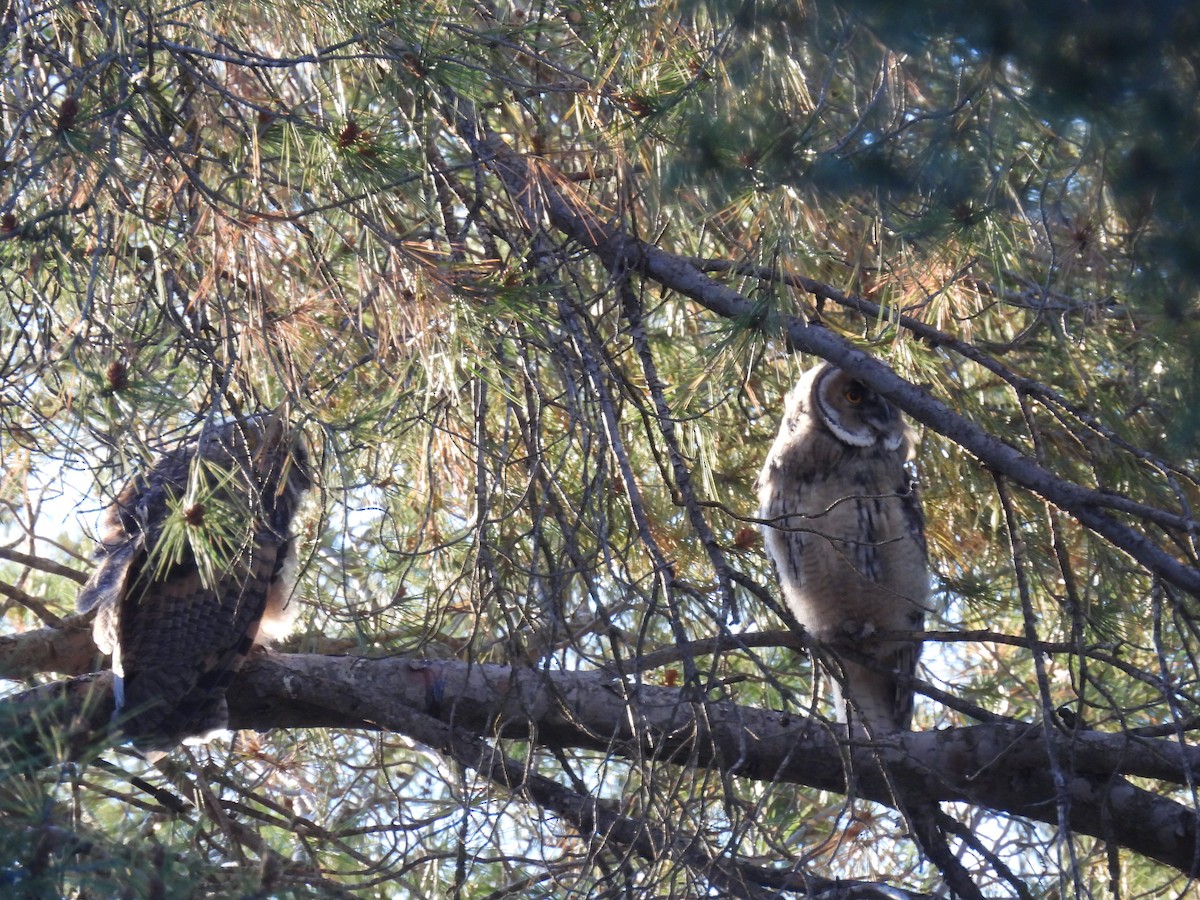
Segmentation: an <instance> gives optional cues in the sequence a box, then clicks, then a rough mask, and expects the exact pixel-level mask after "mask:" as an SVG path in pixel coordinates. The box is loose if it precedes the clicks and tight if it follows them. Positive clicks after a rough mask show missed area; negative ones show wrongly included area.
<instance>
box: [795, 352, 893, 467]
mask: <svg viewBox="0 0 1200 900" xmlns="http://www.w3.org/2000/svg"><path fill="white" fill-rule="evenodd" d="M788 406H789V410H788V412H789V416H788V418H789V419H790V420H792V421H798V418H799V415H804V416H806V417H807V418H810V419H811V420H813V421H814V422H815V423H816V424H817V425H818V426H823V427H824V428H825V429H826V430H827V431H828V433H829V434H830V435H831V436H832V437H833V438H834V439H835V440H837V441H839V442H840V443H842V444H844V445H846V446H848V447H858V448H863V449H865V448H869V447H874V448H882V449H884V450H887V451H896V450H900V451H902V454H903V458H904V459H906V460H907V459H909V458H910V457H911V456H912V453H913V445H914V440H913V433H912V429H911V428H909V426H908V425H907V424H906V423H905V421H904V419H903V418H902V417H901V415H900V411H899V410H898V409H896V407H894V406H892V404H890V403H888V401H887V400H885V399H883V398H882V397H880V396H879V395H878V394H876V393H875V392H874V391H873V390H871V389H870V388H869V387H867V386H866V385H865V384H863V383H862V382H861V381H859V380H858V379H856V378H854V377H853V376H851V375H847V374H846V373H845V372H843V371H842V370H841V369H839V368H837V367H836V366H834V365H832V364H830V363H827V362H823V363H821V364H820V365H817V366H814V367H813V368H811V369H809V370H808V371H807V372H805V373H804V375H803V376H802V377H801V379H800V382H799V384H797V385H796V387H795V388H794V389H793V390H792V393H791V394H790V395H789V396H788Z"/></svg>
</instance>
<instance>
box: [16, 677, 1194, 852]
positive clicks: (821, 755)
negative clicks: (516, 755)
mask: <svg viewBox="0 0 1200 900" xmlns="http://www.w3.org/2000/svg"><path fill="white" fill-rule="evenodd" d="M228 698H229V705H230V716H231V722H230V724H231V726H232V727H235V728H253V729H257V730H266V729H271V728H313V727H367V728H381V729H386V730H395V731H401V732H404V733H408V734H410V736H411V737H414V738H416V739H417V740H421V741H429V740H431V738H429V737H428V735H427V734H426V732H425V731H423V730H421V729H416V730H415V731H414V730H413V729H411V728H409V727H408V726H407V725H406V724H405V723H406V722H409V721H418V720H414V719H413V716H414V714H419V716H420V717H421V718H420V720H419V721H422V722H423V721H425V720H426V719H435V720H437V721H438V722H441V723H443V724H444V725H445V726H448V727H450V728H453V729H458V730H461V732H462V733H463V734H466V735H470V736H472V740H476V739H478V740H482V739H484V738H487V737H490V738H494V739H504V740H519V741H532V742H535V743H536V744H537V745H539V746H544V747H559V748H583V749H592V750H596V751H600V752H604V753H608V754H616V755H618V756H624V757H626V758H630V759H634V760H636V761H638V762H639V763H646V762H658V763H672V762H674V761H679V762H680V763H681V764H682V763H685V762H686V763H688V764H693V765H699V766H702V767H705V768H712V769H719V770H721V771H724V772H727V773H729V774H730V775H733V776H736V777H741V778H752V779H756V780H760V781H766V782H776V783H791V784H798V785H806V786H810V787H814V788H818V789H822V790H829V791H835V792H841V793H844V792H847V791H853V792H854V793H855V794H856V795H857V796H861V797H864V798H866V799H869V800H875V801H878V802H880V803H884V804H888V805H893V806H894V805H896V799H895V797H894V796H893V787H895V788H896V789H897V790H898V791H899V792H901V793H902V794H903V795H904V796H906V797H920V798H924V799H927V800H929V801H933V802H942V801H958V802H964V803H969V804H973V805H978V806H983V807H986V808H988V809H991V810H996V811H1000V812H1007V813H1011V814H1013V815H1017V816H1022V817H1026V818H1029V819H1033V820H1036V821H1040V822H1046V823H1049V824H1052V825H1053V824H1056V822H1057V818H1058V805H1057V798H1056V792H1055V786H1054V783H1053V780H1052V778H1051V775H1050V766H1049V764H1048V763H1049V760H1050V759H1051V758H1054V759H1056V760H1057V762H1058V765H1059V770H1060V772H1061V773H1062V774H1063V776H1064V777H1065V781H1066V790H1067V796H1068V811H1067V820H1068V824H1069V826H1070V828H1071V829H1072V830H1073V831H1075V832H1077V833H1080V834H1088V835H1092V836H1095V837H1097V838H1100V839H1102V840H1105V841H1107V842H1109V843H1112V844H1117V845H1120V846H1123V847H1126V848H1128V849H1130V850H1133V851H1134V852H1137V853H1140V854H1142V855H1143V856H1147V857H1149V858H1152V859H1155V860H1158V861H1159V862H1162V863H1165V864H1167V865H1170V866H1173V867H1174V868H1176V869H1179V870H1180V871H1182V872H1184V873H1186V874H1189V875H1197V874H1200V849H1198V844H1197V827H1196V826H1197V814H1196V811H1195V810H1194V809H1191V808H1189V807H1187V806H1185V805H1183V804H1181V803H1178V802H1176V801H1174V800H1172V799H1170V798H1168V797H1166V796H1163V795H1160V794H1155V793H1152V792H1151V791H1148V790H1145V789H1142V788H1139V787H1136V786H1135V785H1133V784H1131V783H1130V782H1129V781H1128V780H1127V779H1126V777H1125V776H1141V777H1150V778H1159V779H1160V780H1163V781H1167V782H1170V783H1171V784H1172V785H1174V784H1186V783H1187V781H1188V772H1189V771H1191V772H1195V771H1196V770H1197V769H1200V750H1197V749H1196V748H1192V747H1187V746H1183V745H1180V744H1178V743H1176V742H1173V741H1168V740H1161V739H1153V740H1147V739H1142V740H1135V739H1131V738H1129V737H1127V736H1124V735H1120V734H1103V733H1099V732H1083V733H1078V734H1069V733H1060V732H1052V734H1053V735H1054V737H1053V738H1052V739H1050V740H1048V739H1047V736H1046V732H1045V731H1043V730H1042V729H1041V728H1038V727H1036V726H1031V725H1008V724H987V725H978V726H973V727H970V728H959V729H951V730H946V731H940V732H924V733H922V732H917V733H913V734H907V735H903V736H899V737H897V738H896V739H894V740H890V741H888V742H885V743H880V744H877V745H858V744H856V745H854V746H852V747H850V748H849V749H848V751H846V752H847V753H848V757H846V758H848V759H849V760H850V771H852V772H853V773H854V779H853V784H852V785H847V782H846V778H845V772H846V769H845V766H844V757H843V750H844V748H843V747H842V746H840V741H844V740H845V735H844V733H842V734H840V735H838V734H836V733H835V730H834V729H831V728H830V726H828V725H827V724H825V723H821V722H818V721H816V720H812V719H806V718H803V717H798V716H794V715H790V714H787V713H780V712H774V711H770V710H762V709H756V708H753V707H748V706H742V705H739V704H737V703H734V702H732V701H719V702H717V701H708V700H704V699H701V698H697V697H695V696H694V695H692V694H690V693H689V692H688V691H685V690H680V689H672V688H663V687H658V686H654V685H648V684H643V683H640V682H639V681H638V680H637V679H636V678H634V677H628V678H618V677H614V676H612V675H609V674H607V673H603V672H545V671H535V670H530V669H515V668H511V667H508V666H499V665H475V664H469V663H462V662H454V661H429V660H417V659H406V658H395V657H391V658H384V659H365V658H358V657H330V656H319V655H304V654H293V655H283V654H278V655H277V654H263V655H259V656H257V657H255V658H253V659H252V660H251V661H250V662H249V663H248V664H247V665H246V667H245V668H244V669H243V670H242V672H241V673H239V675H238V676H237V678H236V679H235V680H234V683H233V685H232V686H231V687H230V690H229V694H228ZM52 700H57V701H58V702H57V703H52V702H51V701H52ZM85 701H86V704H87V705H86V706H85ZM111 709H112V702H111V679H110V678H109V677H108V676H107V675H101V676H87V678H86V679H76V680H73V681H67V682H59V683H57V684H54V685H48V686H46V687H43V688H37V689H35V690H33V691H28V692H25V693H24V694H20V695H18V696H16V697H14V698H10V699H9V700H7V701H5V702H3V703H0V721H4V722H7V723H9V724H10V729H12V728H15V724H13V723H21V722H32V721H33V720H34V719H36V721H37V727H36V728H35V729H34V731H33V732H29V733H28V734H30V735H32V734H33V733H42V734H45V733H47V732H52V731H54V730H53V729H52V728H51V726H50V725H49V724H48V721H49V720H48V719H47V716H53V717H54V719H55V720H56V721H58V722H59V723H60V724H59V729H58V731H57V733H58V734H59V735H61V734H65V733H70V734H72V735H76V736H78V735H80V734H82V733H83V732H84V731H85V730H86V729H87V728H90V729H92V730H93V731H96V730H103V729H104V728H105V727H106V723H107V717H108V715H109V713H110V712H111ZM34 712H36V713H37V715H36V716H35V715H34ZM68 726H69V727H68ZM9 733H14V732H12V731H11V730H10V731H9ZM23 739H25V738H23ZM77 746H78V745H77ZM449 747H450V744H445V745H444V748H449ZM506 777H507V776H506Z"/></svg>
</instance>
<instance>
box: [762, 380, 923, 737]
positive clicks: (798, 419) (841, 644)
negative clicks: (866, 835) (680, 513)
mask: <svg viewBox="0 0 1200 900" xmlns="http://www.w3.org/2000/svg"><path fill="white" fill-rule="evenodd" d="M914 441H915V436H914V433H913V430H912V428H910V427H909V426H908V425H907V424H906V423H905V421H904V420H903V419H902V418H901V415H900V412H899V410H897V409H896V408H895V407H894V406H892V405H891V404H890V403H889V402H888V401H887V400H885V399H884V398H883V397H880V396H879V395H878V394H876V393H875V392H874V391H872V390H871V389H870V388H869V387H867V386H866V385H865V384H863V383H862V382H860V381H858V380H856V379H855V378H853V377H852V376H850V375H848V374H846V373H845V372H843V371H842V370H841V369H838V368H837V367H835V366H833V365H831V364H829V363H821V364H820V365H818V366H815V367H814V368H812V369H809V370H808V371H807V372H805V373H804V375H803V376H802V377H801V379H800V382H799V383H798V384H797V385H796V386H795V387H794V388H793V389H792V390H791V391H790V392H789V393H788V395H787V400H786V402H785V405H784V415H783V421H782V423H781V424H780V427H779V434H778V436H777V437H776V439H775V443H774V444H773V445H772V447H771V450H770V452H769V453H768V454H767V459H766V463H765V464H764V465H763V468H762V472H761V473H760V474H759V476H758V481H757V485H756V486H757V490H758V499H759V517H760V519H761V520H762V523H763V524H762V530H763V537H764V543H765V546H766V549H767V554H768V555H769V556H770V558H771V560H772V562H773V563H774V565H775V570H776V573H777V575H778V577H779V584H780V588H781V591H782V593H783V597H784V600H785V601H786V602H787V605H788V608H789V609H790V610H791V612H792V614H793V615H794V616H795V617H796V620H797V621H798V622H799V623H800V624H801V625H802V626H804V628H805V630H806V631H807V632H808V633H809V634H810V635H811V636H812V637H814V638H816V639H817V641H819V642H820V643H821V644H822V645H824V650H827V651H828V652H822V653H820V654H818V655H819V656H821V657H822V658H823V659H824V660H825V661H826V664H825V666H824V668H825V669H826V671H827V673H828V675H829V676H830V680H831V681H832V683H833V690H832V694H833V699H834V703H835V714H836V717H837V720H838V721H840V722H843V723H847V724H849V725H850V726H851V730H852V733H855V732H857V733H862V732H864V731H865V732H866V733H868V734H869V735H871V736H879V735H883V734H887V733H892V732H897V731H907V730H909V728H910V727H911V723H912V711H913V689H912V677H913V675H914V673H915V671H916V666H917V659H918V657H919V655H920V651H921V642H920V634H921V632H922V630H923V628H924V622H925V611H926V608H927V605H928V600H929V594H930V577H929V563H928V558H927V555H926V548H925V521H924V516H923V515H922V512H921V503H920V500H919V499H918V497H917V494H916V490H915V485H914V480H913V477H912V475H911V473H910V472H909V469H908V466H907V463H908V462H909V461H910V460H911V459H912V458H913V454H914ZM839 649H841V650H843V651H845V650H846V649H852V650H853V651H854V652H853V653H850V654H847V653H844V652H843V654H841V655H839ZM851 656H854V657H857V659H855V658H851Z"/></svg>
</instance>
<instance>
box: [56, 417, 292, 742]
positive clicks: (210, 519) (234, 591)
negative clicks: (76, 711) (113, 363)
mask: <svg viewBox="0 0 1200 900" xmlns="http://www.w3.org/2000/svg"><path fill="white" fill-rule="evenodd" d="M295 437H296V436H295V435H293V434H292V433H290V432H289V431H288V429H287V428H286V426H285V425H284V422H283V420H282V418H281V417H280V416H278V415H275V414H268V415H262V416H250V417H247V418H246V419H244V420H243V421H242V422H240V423H239V422H231V423H227V424H224V425H219V426H216V427H212V428H209V429H207V430H206V431H205V432H204V433H203V434H202V435H201V437H200V439H199V440H198V441H196V442H194V443H191V444H188V445H187V446H184V447H182V448H180V449H177V450H172V451H170V452H168V453H166V454H164V455H163V456H162V458H160V459H159V460H158V461H157V462H156V463H155V464H154V465H153V466H152V467H151V468H150V469H149V470H148V471H147V472H145V473H143V474H138V475H136V476H134V477H133V478H132V479H131V480H130V481H129V482H128V483H127V484H126V485H125V487H124V488H123V489H122V490H121V492H120V494H118V496H117V498H116V500H115V501H114V502H113V504H112V506H111V507H109V509H108V510H107V512H106V514H105V516H104V520H103V523H102V533H101V547H100V550H99V556H100V562H99V564H98V566H97V568H96V571H95V572H94V573H93V574H92V577H91V579H90V580H89V581H88V583H87V584H86V585H85V586H84V588H83V590H82V591H81V592H80V594H79V598H78V600H77V606H78V609H79V611H80V612H86V611H87V610H89V609H91V608H92V607H98V612H97V614H96V621H95V624H94V627H93V633H94V635H95V639H96V644H97V646H99V647H100V649H101V650H102V651H103V652H105V653H111V654H112V657H113V672H114V673H115V675H116V685H115V687H114V693H115V696H116V702H117V715H118V716H119V717H120V719H121V724H122V727H123V728H124V730H125V733H126V734H127V735H128V736H129V737H130V739H131V740H132V741H133V743H134V746H136V747H137V748H138V749H139V750H142V751H144V752H151V753H157V752H161V751H165V750H169V749H170V748H171V747H173V746H175V745H176V744H178V743H179V742H180V741H182V740H183V739H184V738H188V737H201V738H203V737H205V736H207V735H209V734H210V733H211V732H214V731H217V730H220V729H223V728H225V727H226V724H227V722H228V713H227V708H226V703H225V689H226V688H227V687H228V685H229V681H230V679H231V678H232V677H233V674H234V673H235V672H236V671H237V670H238V669H239V668H240V667H241V665H242V662H243V661H244V660H245V657H246V654H247V653H248V652H249V650H250V648H251V646H252V645H253V643H254V642H255V640H256V639H258V638H259V637H260V636H262V637H279V636H281V635H282V634H284V633H286V631H287V623H288V620H289V619H290V615H289V610H288V609H287V607H288V605H289V599H290V591H291V585H290V580H291V571H290V570H291V569H292V568H294V561H295V550H294V542H293V540H292V537H291V534H290V527H291V521H292V516H293V515H294V513H295V511H296V508H297V506H298V504H299V502H300V499H301V497H302V494H303V492H304V491H305V490H307V489H308V488H309V486H310V484H311V482H310V480H309V472H308V463H307V457H306V454H305V451H304V448H303V446H302V442H301V441H300V440H294V438H295ZM198 548H208V549H207V552H206V550H205V549H200V551H199V552H197V551H198ZM214 557H215V558H216V559H215V564H214Z"/></svg>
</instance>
